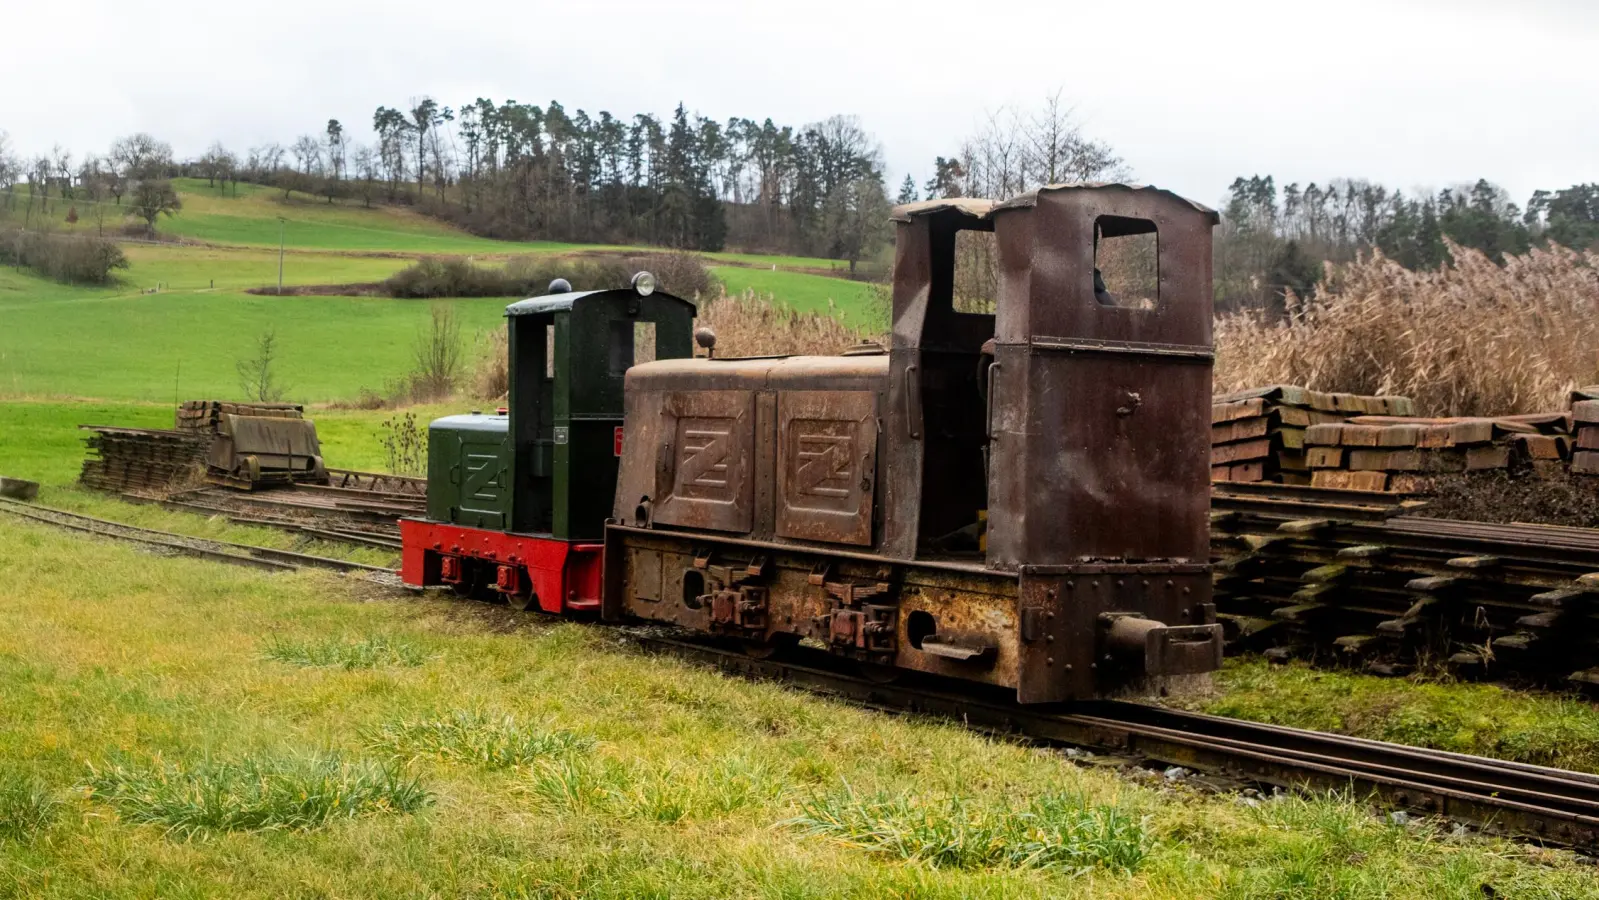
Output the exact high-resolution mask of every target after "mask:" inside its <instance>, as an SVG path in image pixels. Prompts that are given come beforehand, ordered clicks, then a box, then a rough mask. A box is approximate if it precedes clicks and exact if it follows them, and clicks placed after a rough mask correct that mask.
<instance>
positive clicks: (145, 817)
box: [86, 754, 433, 838]
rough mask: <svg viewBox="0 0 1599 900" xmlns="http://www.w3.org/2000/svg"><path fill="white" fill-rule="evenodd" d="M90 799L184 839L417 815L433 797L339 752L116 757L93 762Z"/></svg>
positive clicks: (397, 775) (390, 769)
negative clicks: (178, 759) (150, 760)
mask: <svg viewBox="0 0 1599 900" xmlns="http://www.w3.org/2000/svg"><path fill="white" fill-rule="evenodd" d="M86 789H87V791H88V794H89V797H90V798H91V799H95V800H99V801H101V802H103V803H107V804H109V805H111V806H113V807H115V808H116V810H117V812H118V814H120V815H121V816H122V819H123V820H124V821H127V822H133V823H137V824H141V825H159V826H163V827H165V829H166V830H167V832H168V833H169V834H173V835H177V836H180V837H183V838H193V837H201V836H205V835H207V834H210V833H214V832H226V831H267V830H287V831H304V830H308V829H312V828H317V827H319V826H321V825H325V824H327V823H328V822H330V821H332V820H334V819H341V818H353V817H355V816H360V815H367V814H374V813H410V812H415V811H417V810H419V809H422V808H423V807H425V806H427V805H428V804H430V803H432V801H433V798H432V795H431V794H430V793H428V791H427V790H425V789H424V788H423V787H422V785H421V784H420V782H418V781H417V780H416V779H415V778H410V777H407V776H406V775H405V774H404V773H403V772H401V771H400V769H399V768H398V767H396V766H394V765H378V764H375V763H371V762H366V761H360V762H354V763H349V762H345V761H344V759H343V758H342V757H340V756H339V755H338V754H319V755H312V756H295V757H286V758H277V757H256V756H247V757H245V758H243V759H240V760H237V761H226V760H205V761H202V762H200V763H197V764H194V765H189V766H185V765H182V764H178V765H172V764H164V763H161V762H160V761H159V760H157V761H155V763H154V764H152V765H148V766H133V765H127V764H122V763H115V764H112V765H109V766H107V767H105V768H103V769H99V768H91V770H90V776H89V781H88V784H87V785H86Z"/></svg>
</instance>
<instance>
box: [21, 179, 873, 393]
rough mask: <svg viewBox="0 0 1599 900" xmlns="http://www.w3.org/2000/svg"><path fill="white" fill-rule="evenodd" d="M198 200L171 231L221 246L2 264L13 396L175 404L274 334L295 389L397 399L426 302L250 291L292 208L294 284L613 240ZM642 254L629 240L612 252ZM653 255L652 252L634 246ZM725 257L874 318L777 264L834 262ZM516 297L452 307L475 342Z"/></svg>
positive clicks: (746, 281)
mask: <svg viewBox="0 0 1599 900" xmlns="http://www.w3.org/2000/svg"><path fill="white" fill-rule="evenodd" d="M177 187H178V189H179V191H180V193H181V194H182V197H183V201H184V208H183V210H182V211H181V212H180V213H179V214H177V215H176V216H174V217H172V218H170V219H162V220H161V221H160V223H159V225H158V227H159V229H160V230H161V231H162V232H165V233H169V234H177V235H182V236H184V237H187V238H191V239H194V240H201V241H206V242H209V243H210V244H213V245H216V246H204V247H200V246H192V245H151V244H136V243H130V244H127V245H125V247H124V250H125V253H126V254H127V257H128V260H129V262H130V264H131V265H130V268H129V269H128V270H127V271H126V272H124V273H122V280H121V283H120V284H118V285H116V286H113V287H105V288H82V287H73V286H67V285H61V284H57V283H55V282H52V281H48V280H45V279H41V278H37V277H35V276H32V275H30V274H28V273H26V272H21V271H18V270H15V269H0V398H17V397H35V398H40V397H43V398H98V399H109V400H134V401H145V402H155V401H170V400H171V399H172V398H173V396H174V391H175V390H176V391H177V392H178V393H180V394H184V395H188V396H200V395H203V394H218V395H231V394H233V393H235V392H236V391H237V378H236V377H235V372H234V366H235V363H236V362H237V361H238V360H240V359H243V358H246V357H247V356H248V355H249V354H250V353H251V348H252V347H253V345H254V343H255V341H256V340H257V338H258V337H259V336H260V335H261V334H262V333H263V332H264V331H265V330H266V329H267V328H268V327H270V328H272V329H273V330H274V331H275V332H276V335H277V338H278V343H279V344H280V346H281V348H282V356H281V360H280V371H281V372H282V374H283V379H284V380H285V381H286V382H287V383H288V386H289V392H288V394H287V398H288V399H293V400H299V401H303V402H321V401H330V400H351V399H355V398H356V397H357V396H358V395H360V394H361V392H362V391H363V390H367V391H373V392H377V393H382V392H384V390H385V387H386V385H388V384H389V383H391V382H394V381H396V380H398V379H399V378H400V377H401V376H403V375H404V374H405V373H406V372H407V371H408V370H409V368H410V366H411V360H412V346H413V344H414V340H415V336H416V334H417V332H418V330H419V329H420V327H421V326H422V324H423V323H424V322H425V320H426V319H427V317H428V306H429V304H427V303H425V302H417V301H395V300H388V299H378V298H352V297H338V296H329V297H285V298H281V299H279V298H276V297H271V296H260V295H251V294H246V293H244V291H245V290H246V289H249V288H260V287H269V286H272V285H275V284H276V283H277V278H278V266H279V254H278V253H277V252H276V250H275V249H272V248H275V246H276V244H277V238H278V219H277V217H278V216H280V215H281V216H283V217H284V218H285V219H286V220H287V222H286V224H285V230H284V235H285V243H286V244H287V246H288V247H289V248H290V250H289V252H287V253H285V254H284V255H283V281H284V283H285V284H287V285H311V284H351V283H367V282H374V281H380V280H382V279H384V278H386V277H388V276H389V275H391V274H393V273H394V272H396V271H398V270H400V269H401V268H403V267H405V266H406V265H409V264H410V262H411V261H412V260H414V259H415V257H416V256H417V255H420V254H432V253H441V254H474V255H478V256H480V257H481V256H495V257H503V256H507V255H513V254H523V253H551V252H566V251H574V250H585V251H589V250H595V249H604V248H596V247H593V246H588V245H581V246H580V245H574V244H563V243H554V242H532V243H512V242H503V241H492V240H488V239H485V238H478V237H474V236H472V235H469V234H465V233H464V232H461V231H459V230H457V229H454V228H452V227H450V226H448V225H445V224H443V223H441V222H438V221H436V220H432V219H428V218H426V217H424V216H421V215H418V214H416V213H413V212H410V211H408V210H404V209H398V208H392V207H379V208H374V209H364V208H361V207H360V206H359V205H354V204H351V203H349V202H341V203H338V204H331V205H330V204H327V203H324V202H320V201H318V200H316V199H315V198H310V197H304V196H301V195H295V197H294V198H293V199H291V200H290V201H287V202H285V201H283V200H282V194H281V192H279V191H276V190H273V189H269V188H264V187H261V186H258V185H240V186H239V191H238V196H237V197H235V196H233V193H232V190H231V189H230V190H229V191H228V193H227V194H226V195H225V196H224V195H223V194H222V193H221V192H220V191H218V190H217V189H216V188H210V187H207V186H206V185H205V182H204V181H201V180H198V179H179V180H178V182H177ZM612 249H628V248H612ZM632 249H639V248H632ZM713 256H714V257H715V259H716V260H720V261H724V262H727V261H737V262H741V263H746V264H749V265H757V264H758V265H762V266H767V267H768V268H764V269H755V268H743V267H740V266H734V265H720V266H716V267H715V268H716V271H717V274H718V275H719V276H721V277H723V278H724V280H726V281H727V283H728V284H729V287H730V289H732V290H734V291H740V292H742V291H744V290H746V289H753V290H755V291H756V292H757V293H760V294H763V295H767V294H770V295H773V296H775V297H776V299H777V300H778V301H780V302H783V303H785V304H787V305H789V306H792V307H794V308H796V309H810V310H826V309H828V308H829V307H828V302H829V300H832V301H833V302H834V303H835V305H836V310H837V312H838V314H839V315H840V316H843V317H845V318H848V319H849V320H850V321H851V322H854V323H861V322H864V321H866V320H868V319H869V318H870V317H871V315H872V311H871V310H870V308H869V306H868V303H869V288H868V287H867V286H866V285H865V284H862V283H858V282H851V281H847V280H844V279H836V278H829V277H826V276H819V275H812V274H804V273H798V272H791V271H783V270H782V269H781V268H780V269H779V270H777V271H773V270H772V269H771V268H769V267H770V266H774V265H776V266H779V267H785V266H786V267H794V268H826V267H828V266H829V265H830V263H829V261H827V260H817V259H809V258H805V257H792V256H743V255H740V254H733V253H722V254H713ZM509 299H515V298H504V299H473V300H459V301H449V302H452V303H454V304H455V305H456V306H457V307H458V309H459V310H460V312H461V318H462V322H463V325H464V329H463V330H464V331H466V332H467V334H468V337H471V336H472V334H473V333H475V332H479V331H482V330H485V329H491V328H498V327H500V324H501V323H500V313H501V311H503V308H504V306H505V303H506V301H507V300H509Z"/></svg>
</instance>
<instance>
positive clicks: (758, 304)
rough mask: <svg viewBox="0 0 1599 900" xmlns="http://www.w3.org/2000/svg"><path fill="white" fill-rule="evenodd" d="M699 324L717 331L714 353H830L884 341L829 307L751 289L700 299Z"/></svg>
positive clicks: (821, 354) (797, 354)
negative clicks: (795, 305) (798, 305)
mask: <svg viewBox="0 0 1599 900" xmlns="http://www.w3.org/2000/svg"><path fill="white" fill-rule="evenodd" d="M697 324H698V325H708V326H710V328H711V330H713V331H715V332H716V355H717V356H778V355H795V356H807V355H815V356H829V355H833V354H837V353H842V352H843V351H845V350H847V349H849V348H850V347H852V346H854V345H856V344H859V343H860V342H862V341H868V340H877V341H885V340H886V337H885V336H883V335H881V334H876V333H873V332H872V331H869V330H867V329H864V328H852V327H850V326H849V325H847V324H845V323H844V322H843V321H841V320H840V319H839V318H838V316H837V315H836V314H835V313H833V312H831V311H830V312H827V313H819V312H797V311H795V310H793V309H790V308H788V307H787V306H784V305H782V304H781V303H780V302H778V301H777V300H775V299H774V298H772V297H769V296H758V295H757V294H756V293H755V292H754V291H745V292H744V293H742V294H728V293H726V292H725V291H724V292H722V293H721V294H720V295H718V296H716V297H714V298H712V299H710V300H707V301H705V302H703V303H701V304H700V311H699V320H698V323H697Z"/></svg>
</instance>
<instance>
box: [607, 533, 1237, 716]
mask: <svg viewBox="0 0 1599 900" xmlns="http://www.w3.org/2000/svg"><path fill="white" fill-rule="evenodd" d="M605 560H606V573H605V604H604V616H605V618H607V619H612V620H620V619H628V618H633V619H645V620H652V621H658V622H666V623H671V624H674V625H677V626H680V627H684V628H688V629H692V630H695V631H701V632H707V633H712V634H720V635H724V636H728V637H733V638H738V639H741V640H744V641H746V642H747V643H748V645H752V646H755V647H773V646H782V645H784V644H785V643H794V642H798V641H804V642H805V643H806V644H807V645H810V646H813V647H818V648H825V649H826V650H828V651H830V652H832V653H834V654H837V655H840V656H846V657H850V658H854V659H858V660H861V661H863V662H869V663H876V664H880V665H883V666H892V667H895V668H900V669H909V670H914V671H919V672H929V673H933V674H937V675H944V676H949V677H953V678H958V679H961V680H965V681H975V682H982V683H986V684H992V685H997V686H1000V687H1006V688H1011V689H1014V690H1016V692H1017V697H1018V699H1019V700H1020V701H1021V702H1024V703H1040V702H1055V701H1066V700H1074V699H1087V698H1092V697H1103V696H1107V695H1113V694H1116V693H1120V692H1124V691H1129V690H1140V691H1142V690H1149V689H1151V688H1153V689H1156V690H1158V689H1159V680H1160V679H1161V678H1162V677H1164V676H1170V675H1182V674H1191V673H1196V672H1208V671H1211V670H1213V669H1214V668H1216V667H1217V666H1219V665H1220V663H1221V660H1220V658H1219V656H1220V649H1219V648H1220V644H1219V643H1218V642H1217V641H1215V640H1214V639H1213V638H1214V635H1213V632H1214V627H1213V624H1212V623H1214V621H1215V614H1214V608H1213V607H1212V606H1211V604H1210V603H1209V594H1210V576H1209V573H1208V571H1207V569H1206V567H1205V566H1202V565H1174V564H1131V563H1116V564H1111V563H1106V564H1098V565H1074V566H1062V567H1053V568H1049V569H1042V568H1041V569H1038V570H1028V571H1024V572H1023V573H1022V574H1021V575H1020V576H1017V575H1012V574H1008V573H1003V572H995V571H992V570H988V569H985V568H983V567H982V566H980V565H974V564H966V563H959V562H937V561H906V560H897V559H890V558H888V557H883V556H879V555H876V554H871V553H851V552H840V551H838V550H835V549H831V548H805V547H799V546H795V545H791V544H779V543H773V542H766V541H759V540H748V539H738V538H715V537H709V536H707V535H705V534H703V533H694V534H688V533H677V532H672V531H666V530H662V529H660V528H638V527H633V526H627V525H620V524H612V525H611V526H610V527H609V528H607V530H606V551H605ZM1161 622H1180V623H1184V624H1183V625H1179V626H1176V627H1167V626H1163V625H1161V624H1160V623H1161Z"/></svg>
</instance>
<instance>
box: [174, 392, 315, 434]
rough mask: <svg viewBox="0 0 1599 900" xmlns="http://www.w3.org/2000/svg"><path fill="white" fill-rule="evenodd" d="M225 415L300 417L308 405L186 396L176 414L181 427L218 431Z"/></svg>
mask: <svg viewBox="0 0 1599 900" xmlns="http://www.w3.org/2000/svg"><path fill="white" fill-rule="evenodd" d="M224 415H235V416H258V417H260V418H266V419H299V418H303V417H304V416H305V407H303V406H300V405H298V404H295V403H233V402H229V401H226V400H185V401H184V402H183V404H182V405H180V406H179V407H178V411H177V414H176V415H175V416H174V427H175V428H177V430H179V431H203V432H206V433H208V434H216V433H217V432H218V431H220V430H221V428H222V417H223V416H224Z"/></svg>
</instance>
